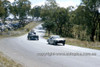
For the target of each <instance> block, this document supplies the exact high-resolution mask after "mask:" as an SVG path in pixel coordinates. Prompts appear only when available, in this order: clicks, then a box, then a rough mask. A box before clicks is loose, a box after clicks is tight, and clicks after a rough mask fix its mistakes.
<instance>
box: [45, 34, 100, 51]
mask: <svg viewBox="0 0 100 67" xmlns="http://www.w3.org/2000/svg"><path fill="white" fill-rule="evenodd" d="M51 35H52V34H51ZM48 37H49V36H48V34H47V33H46V34H45V36H44V38H45V39H48ZM65 39H66V44H69V45H74V46H79V47H86V48H91V49H98V50H100V42H97V41H95V42H89V41H81V40H78V39H72V38H65Z"/></svg>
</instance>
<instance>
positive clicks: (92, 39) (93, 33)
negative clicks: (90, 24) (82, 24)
mask: <svg viewBox="0 0 100 67" xmlns="http://www.w3.org/2000/svg"><path fill="white" fill-rule="evenodd" d="M94 36H95V28H93V29H92V32H91V36H90V40H91V41H93V42H94Z"/></svg>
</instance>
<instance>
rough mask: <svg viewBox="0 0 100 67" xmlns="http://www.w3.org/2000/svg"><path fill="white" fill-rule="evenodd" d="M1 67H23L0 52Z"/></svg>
mask: <svg viewBox="0 0 100 67" xmlns="http://www.w3.org/2000/svg"><path fill="white" fill-rule="evenodd" d="M0 67H23V66H22V65H21V64H19V63H17V62H15V61H14V60H12V59H10V58H9V57H7V56H5V55H4V54H3V53H1V52H0Z"/></svg>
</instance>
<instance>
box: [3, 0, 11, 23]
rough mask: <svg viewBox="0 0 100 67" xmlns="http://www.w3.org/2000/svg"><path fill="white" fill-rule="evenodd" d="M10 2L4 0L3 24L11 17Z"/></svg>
mask: <svg viewBox="0 0 100 67" xmlns="http://www.w3.org/2000/svg"><path fill="white" fill-rule="evenodd" d="M10 4H11V3H10V2H9V1H8V0H2V8H3V9H4V12H5V13H4V14H3V16H2V19H3V22H4V23H5V20H6V18H7V17H8V16H9V14H10V10H9V9H10Z"/></svg>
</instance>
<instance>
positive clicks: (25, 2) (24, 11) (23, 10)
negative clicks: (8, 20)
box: [17, 0, 31, 22]
mask: <svg viewBox="0 0 100 67" xmlns="http://www.w3.org/2000/svg"><path fill="white" fill-rule="evenodd" d="M17 8H18V16H19V19H20V21H21V22H22V21H23V20H24V19H25V18H27V16H28V15H29V11H30V8H31V2H30V1H29V0H18V1H17Z"/></svg>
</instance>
